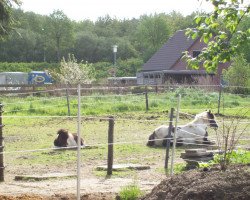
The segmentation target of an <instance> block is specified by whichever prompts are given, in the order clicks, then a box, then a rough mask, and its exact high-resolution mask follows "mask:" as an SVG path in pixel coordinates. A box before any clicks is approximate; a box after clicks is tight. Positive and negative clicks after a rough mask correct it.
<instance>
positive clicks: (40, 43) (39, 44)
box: [0, 9, 195, 63]
mask: <svg viewBox="0 0 250 200" xmlns="http://www.w3.org/2000/svg"><path fill="white" fill-rule="evenodd" d="M194 16H195V13H193V14H192V15H189V16H186V17H184V16H183V15H182V14H181V13H177V12H172V13H170V14H155V15H143V16H141V17H140V18H139V19H124V20H119V19H116V18H111V17H110V16H108V15H107V16H104V17H99V18H98V20H97V21H95V22H93V21H90V20H82V21H79V22H76V21H72V20H70V19H69V18H68V17H67V16H66V15H65V14H64V13H63V12H62V11H59V10H55V11H54V12H53V13H52V14H51V15H49V16H44V15H39V14H35V13H33V12H24V11H22V10H21V9H17V10H14V11H13V17H14V18H15V21H16V24H15V30H14V31H12V32H11V33H10V35H9V37H8V38H7V39H6V40H5V41H0V62H44V61H45V62H51V63H53V62H58V61H60V60H61V58H62V57H63V56H64V57H65V56H67V54H69V53H72V54H74V55H75V57H76V59H77V60H78V61H82V60H83V61H88V62H90V63H96V62H111V63H112V62H113V52H112V46H113V45H118V52H117V59H121V60H126V59H129V58H140V59H142V60H144V61H146V60H148V58H150V57H151V55H152V54H153V53H154V52H155V51H156V50H158V49H159V48H160V47H161V46H162V45H163V44H164V43H165V42H166V41H167V40H168V38H169V37H170V36H171V35H173V34H174V33H175V32H176V31H177V30H180V29H185V28H187V27H192V23H193V19H194Z"/></svg>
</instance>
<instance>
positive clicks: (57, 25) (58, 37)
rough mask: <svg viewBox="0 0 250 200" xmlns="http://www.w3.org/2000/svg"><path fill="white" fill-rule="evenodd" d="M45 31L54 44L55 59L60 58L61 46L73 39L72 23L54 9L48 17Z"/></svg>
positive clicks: (58, 59)
mask: <svg viewBox="0 0 250 200" xmlns="http://www.w3.org/2000/svg"><path fill="white" fill-rule="evenodd" d="M47 25H48V27H47V29H48V30H46V32H47V33H48V35H49V37H50V39H52V40H51V42H53V43H54V44H55V46H56V54H57V61H58V62H60V60H61V48H62V46H63V45H65V46H67V45H69V44H71V43H73V42H72V40H73V31H72V24H71V21H70V20H69V19H68V17H67V16H66V15H65V14H64V13H63V12H62V11H60V10H56V11H54V12H53V13H52V14H51V15H50V16H49V18H48V22H47Z"/></svg>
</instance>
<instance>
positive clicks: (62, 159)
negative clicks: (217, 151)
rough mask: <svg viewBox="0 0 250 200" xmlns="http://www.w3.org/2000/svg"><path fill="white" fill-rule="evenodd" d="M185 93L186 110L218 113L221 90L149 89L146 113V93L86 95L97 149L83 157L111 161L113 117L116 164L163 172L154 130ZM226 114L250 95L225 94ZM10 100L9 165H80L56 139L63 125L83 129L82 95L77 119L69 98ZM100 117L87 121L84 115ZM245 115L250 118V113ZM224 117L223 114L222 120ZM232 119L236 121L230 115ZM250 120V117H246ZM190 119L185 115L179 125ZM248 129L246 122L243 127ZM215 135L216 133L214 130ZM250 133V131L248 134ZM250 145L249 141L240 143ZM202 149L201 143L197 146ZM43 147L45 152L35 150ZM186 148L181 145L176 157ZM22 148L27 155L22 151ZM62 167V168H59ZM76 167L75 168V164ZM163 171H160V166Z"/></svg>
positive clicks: (87, 130) (89, 131)
mask: <svg viewBox="0 0 250 200" xmlns="http://www.w3.org/2000/svg"><path fill="white" fill-rule="evenodd" d="M178 94H182V99H181V111H182V112H185V113H190V114H196V113H198V112H200V111H203V110H205V109H206V108H210V109H212V111H213V112H216V111H217V103H218V102H217V100H218V93H216V92H204V91H198V90H189V89H187V90H185V89H180V90H177V91H172V92H169V91H168V92H166V93H160V94H155V93H149V108H150V110H149V111H148V112H145V96H144V95H127V96H122V95H120V96H117V95H116V96H115V95H106V96H104V95H100V94H93V95H92V96H87V97H86V96H83V97H82V99H81V114H82V115H83V118H82V127H81V130H82V133H81V134H82V137H83V138H84V140H85V141H86V144H88V145H91V146H95V147H96V148H92V149H83V150H81V153H82V154H81V160H82V162H83V163H86V164H87V165H91V166H93V168H94V166H97V165H103V164H106V160H107V151H108V149H107V135H108V126H109V125H108V121H107V120H103V119H101V118H103V117H104V118H105V117H108V116H110V115H113V116H114V117H115V127H114V142H115V143H117V144H115V145H114V163H116V164H121V163H137V164H138V163H139V164H143V165H149V166H153V167H154V168H156V170H154V171H155V172H157V173H158V172H159V173H162V172H161V170H162V169H163V166H164V159H165V152H166V150H165V148H149V147H147V146H146V142H147V139H148V136H149V134H151V133H152V131H153V130H154V129H155V128H156V127H158V126H159V125H161V124H168V121H169V117H168V111H169V110H170V108H171V107H176V104H177V98H176V97H177V96H178ZM223 98H224V102H225V108H224V111H223V112H224V114H225V115H226V116H229V117H231V116H235V115H238V116H240V114H241V112H240V111H241V109H242V108H245V110H247V109H246V108H249V107H250V101H249V97H247V96H238V95H232V94H224V95H223ZM0 102H2V103H3V104H5V106H4V110H5V112H4V113H3V116H4V118H3V123H4V124H5V127H4V129H3V135H4V138H5V149H4V151H5V152H6V154H4V157H5V164H6V166H10V165H14V166H15V167H16V169H20V170H21V171H26V172H29V168H32V169H36V170H37V171H41V169H42V168H44V166H48V167H51V168H53V169H58V166H64V167H63V168H66V167H67V166H70V167H71V168H72V166H75V163H76V151H75V150H67V151H64V150H61V151H54V150H52V149H51V148H52V147H53V141H54V139H55V137H56V132H57V130H58V129H60V128H66V129H69V130H70V132H76V130H77V118H76V115H77V98H76V97H75V96H71V97H70V109H71V117H67V114H68V110H67V104H66V98H64V97H40V98H39V97H26V98H20V97H13V96H12V97H0ZM88 116H91V117H93V116H94V117H96V118H94V119H92V120H86V119H85V118H84V117H88ZM244 117H248V118H249V117H250V112H248V113H247V115H246V116H244ZM221 119H222V118H221V117H220V116H218V120H221ZM227 120H230V118H229V119H227ZM246 120H247V119H246ZM189 121H190V118H186V117H184V115H181V118H180V122H179V124H184V123H187V122H189ZM239 126H240V128H241V126H242V128H244V127H243V126H244V124H243V125H239ZM208 131H209V137H215V132H214V131H213V130H210V129H209V130H208ZM247 134H248V135H247V136H249V133H247ZM240 143H241V144H246V143H247V141H240ZM194 148H197V147H194ZM32 150H39V151H32ZM183 151H184V147H179V148H177V151H176V157H179V156H180V153H181V152H183ZM21 152H22V153H21ZM161 166H162V167H161ZM59 168H60V167H59ZM182 168H183V166H181V165H176V166H175V173H179V172H181V171H182ZM73 169H74V167H73ZM159 169H160V170H159ZM92 173H93V174H94V175H96V176H105V175H106V173H105V172H97V171H95V170H94V169H93V171H92ZM134 173H135V172H134V171H133V170H130V171H124V172H114V176H122V177H125V176H133V174H134Z"/></svg>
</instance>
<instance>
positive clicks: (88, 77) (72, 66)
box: [52, 54, 93, 84]
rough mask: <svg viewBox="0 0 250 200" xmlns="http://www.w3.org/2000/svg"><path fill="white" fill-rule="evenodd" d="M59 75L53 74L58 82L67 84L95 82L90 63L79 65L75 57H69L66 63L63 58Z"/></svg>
mask: <svg viewBox="0 0 250 200" xmlns="http://www.w3.org/2000/svg"><path fill="white" fill-rule="evenodd" d="M59 70H60V71H59V73H56V72H53V73H52V74H53V75H54V77H55V78H56V80H57V81H58V82H62V83H65V84H79V83H91V82H92V81H93V79H92V77H93V71H92V65H91V64H88V63H85V64H83V63H77V60H76V59H75V57H74V55H70V54H69V55H68V60H67V61H66V60H65V58H64V57H63V59H62V61H61V66H60V69H59Z"/></svg>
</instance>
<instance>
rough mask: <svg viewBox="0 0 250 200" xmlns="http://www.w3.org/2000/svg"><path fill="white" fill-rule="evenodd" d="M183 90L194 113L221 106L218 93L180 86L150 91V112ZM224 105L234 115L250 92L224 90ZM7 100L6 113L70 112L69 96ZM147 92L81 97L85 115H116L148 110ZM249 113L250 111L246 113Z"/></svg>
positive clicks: (73, 100) (249, 101)
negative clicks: (157, 91)
mask: <svg viewBox="0 0 250 200" xmlns="http://www.w3.org/2000/svg"><path fill="white" fill-rule="evenodd" d="M179 94H181V110H185V111H186V112H190V113H192V114H195V113H198V112H200V111H203V110H204V109H211V110H212V111H214V112H215V111H217V109H218V93H217V92H207V91H205V90H201V89H199V90H198V89H192V88H178V89H176V90H175V91H167V92H165V93H158V94H156V93H149V94H148V102H149V111H148V112H149V113H150V112H163V111H168V110H169V109H170V108H171V107H176V104H177V97H178V95H179ZM69 99H70V111H71V115H76V114H77V107H78V106H77V97H76V96H70V98H69ZM221 101H222V102H221V106H223V108H224V112H225V113H224V114H226V115H234V114H235V113H237V111H239V110H240V109H245V108H249V107H250V96H247V95H245V96H242V95H241V96H240V95H234V94H223V96H222V99H221ZM0 102H2V103H3V104H5V107H4V108H5V114H6V115H49V116H54V115H59V116H66V115H68V107H67V101H66V97H65V96H62V97H50V96H48V97H26V98H20V97H13V96H12V97H1V98H0ZM145 102H146V100H145V96H144V95H143V94H134V95H133V94H130V95H102V94H98V93H97V94H93V95H89V96H82V97H81V108H82V114H83V115H111V114H112V115H115V114H117V113H129V112H130V113H132V112H145V111H146V105H145ZM247 116H248V117H249V116H250V113H248V114H247Z"/></svg>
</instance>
